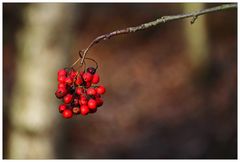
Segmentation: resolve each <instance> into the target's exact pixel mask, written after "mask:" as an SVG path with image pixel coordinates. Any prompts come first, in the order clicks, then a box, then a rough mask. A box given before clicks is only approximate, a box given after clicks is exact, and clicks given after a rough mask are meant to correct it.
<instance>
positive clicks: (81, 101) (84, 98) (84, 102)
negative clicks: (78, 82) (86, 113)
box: [79, 96, 88, 105]
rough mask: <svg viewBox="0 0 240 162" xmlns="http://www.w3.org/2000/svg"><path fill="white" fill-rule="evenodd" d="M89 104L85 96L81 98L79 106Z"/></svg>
mask: <svg viewBox="0 0 240 162" xmlns="http://www.w3.org/2000/svg"><path fill="white" fill-rule="evenodd" d="M87 103H88V100H87V98H86V97H85V96H81V98H80V100H79V104H80V105H86V104H87Z"/></svg>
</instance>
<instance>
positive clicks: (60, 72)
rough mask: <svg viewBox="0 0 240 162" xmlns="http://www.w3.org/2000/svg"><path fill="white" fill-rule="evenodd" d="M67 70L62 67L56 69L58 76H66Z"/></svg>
mask: <svg viewBox="0 0 240 162" xmlns="http://www.w3.org/2000/svg"><path fill="white" fill-rule="evenodd" d="M66 74H67V72H66V71H65V70H64V69H60V70H58V76H61V75H64V76H66Z"/></svg>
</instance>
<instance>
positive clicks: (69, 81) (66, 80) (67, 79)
mask: <svg viewBox="0 0 240 162" xmlns="http://www.w3.org/2000/svg"><path fill="white" fill-rule="evenodd" d="M72 82H73V80H72V78H70V77H67V78H66V79H65V83H66V84H68V85H70V84H72Z"/></svg>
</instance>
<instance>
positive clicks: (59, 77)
mask: <svg viewBox="0 0 240 162" xmlns="http://www.w3.org/2000/svg"><path fill="white" fill-rule="evenodd" d="M65 79H66V77H65V76H64V75H60V76H58V82H59V83H65Z"/></svg>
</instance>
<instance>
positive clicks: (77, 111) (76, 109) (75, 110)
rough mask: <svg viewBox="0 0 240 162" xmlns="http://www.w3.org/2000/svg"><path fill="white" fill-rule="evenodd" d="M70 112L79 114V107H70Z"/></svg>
mask: <svg viewBox="0 0 240 162" xmlns="http://www.w3.org/2000/svg"><path fill="white" fill-rule="evenodd" d="M72 112H73V113H74V114H79V113H80V108H79V107H74V108H73V109H72Z"/></svg>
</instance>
